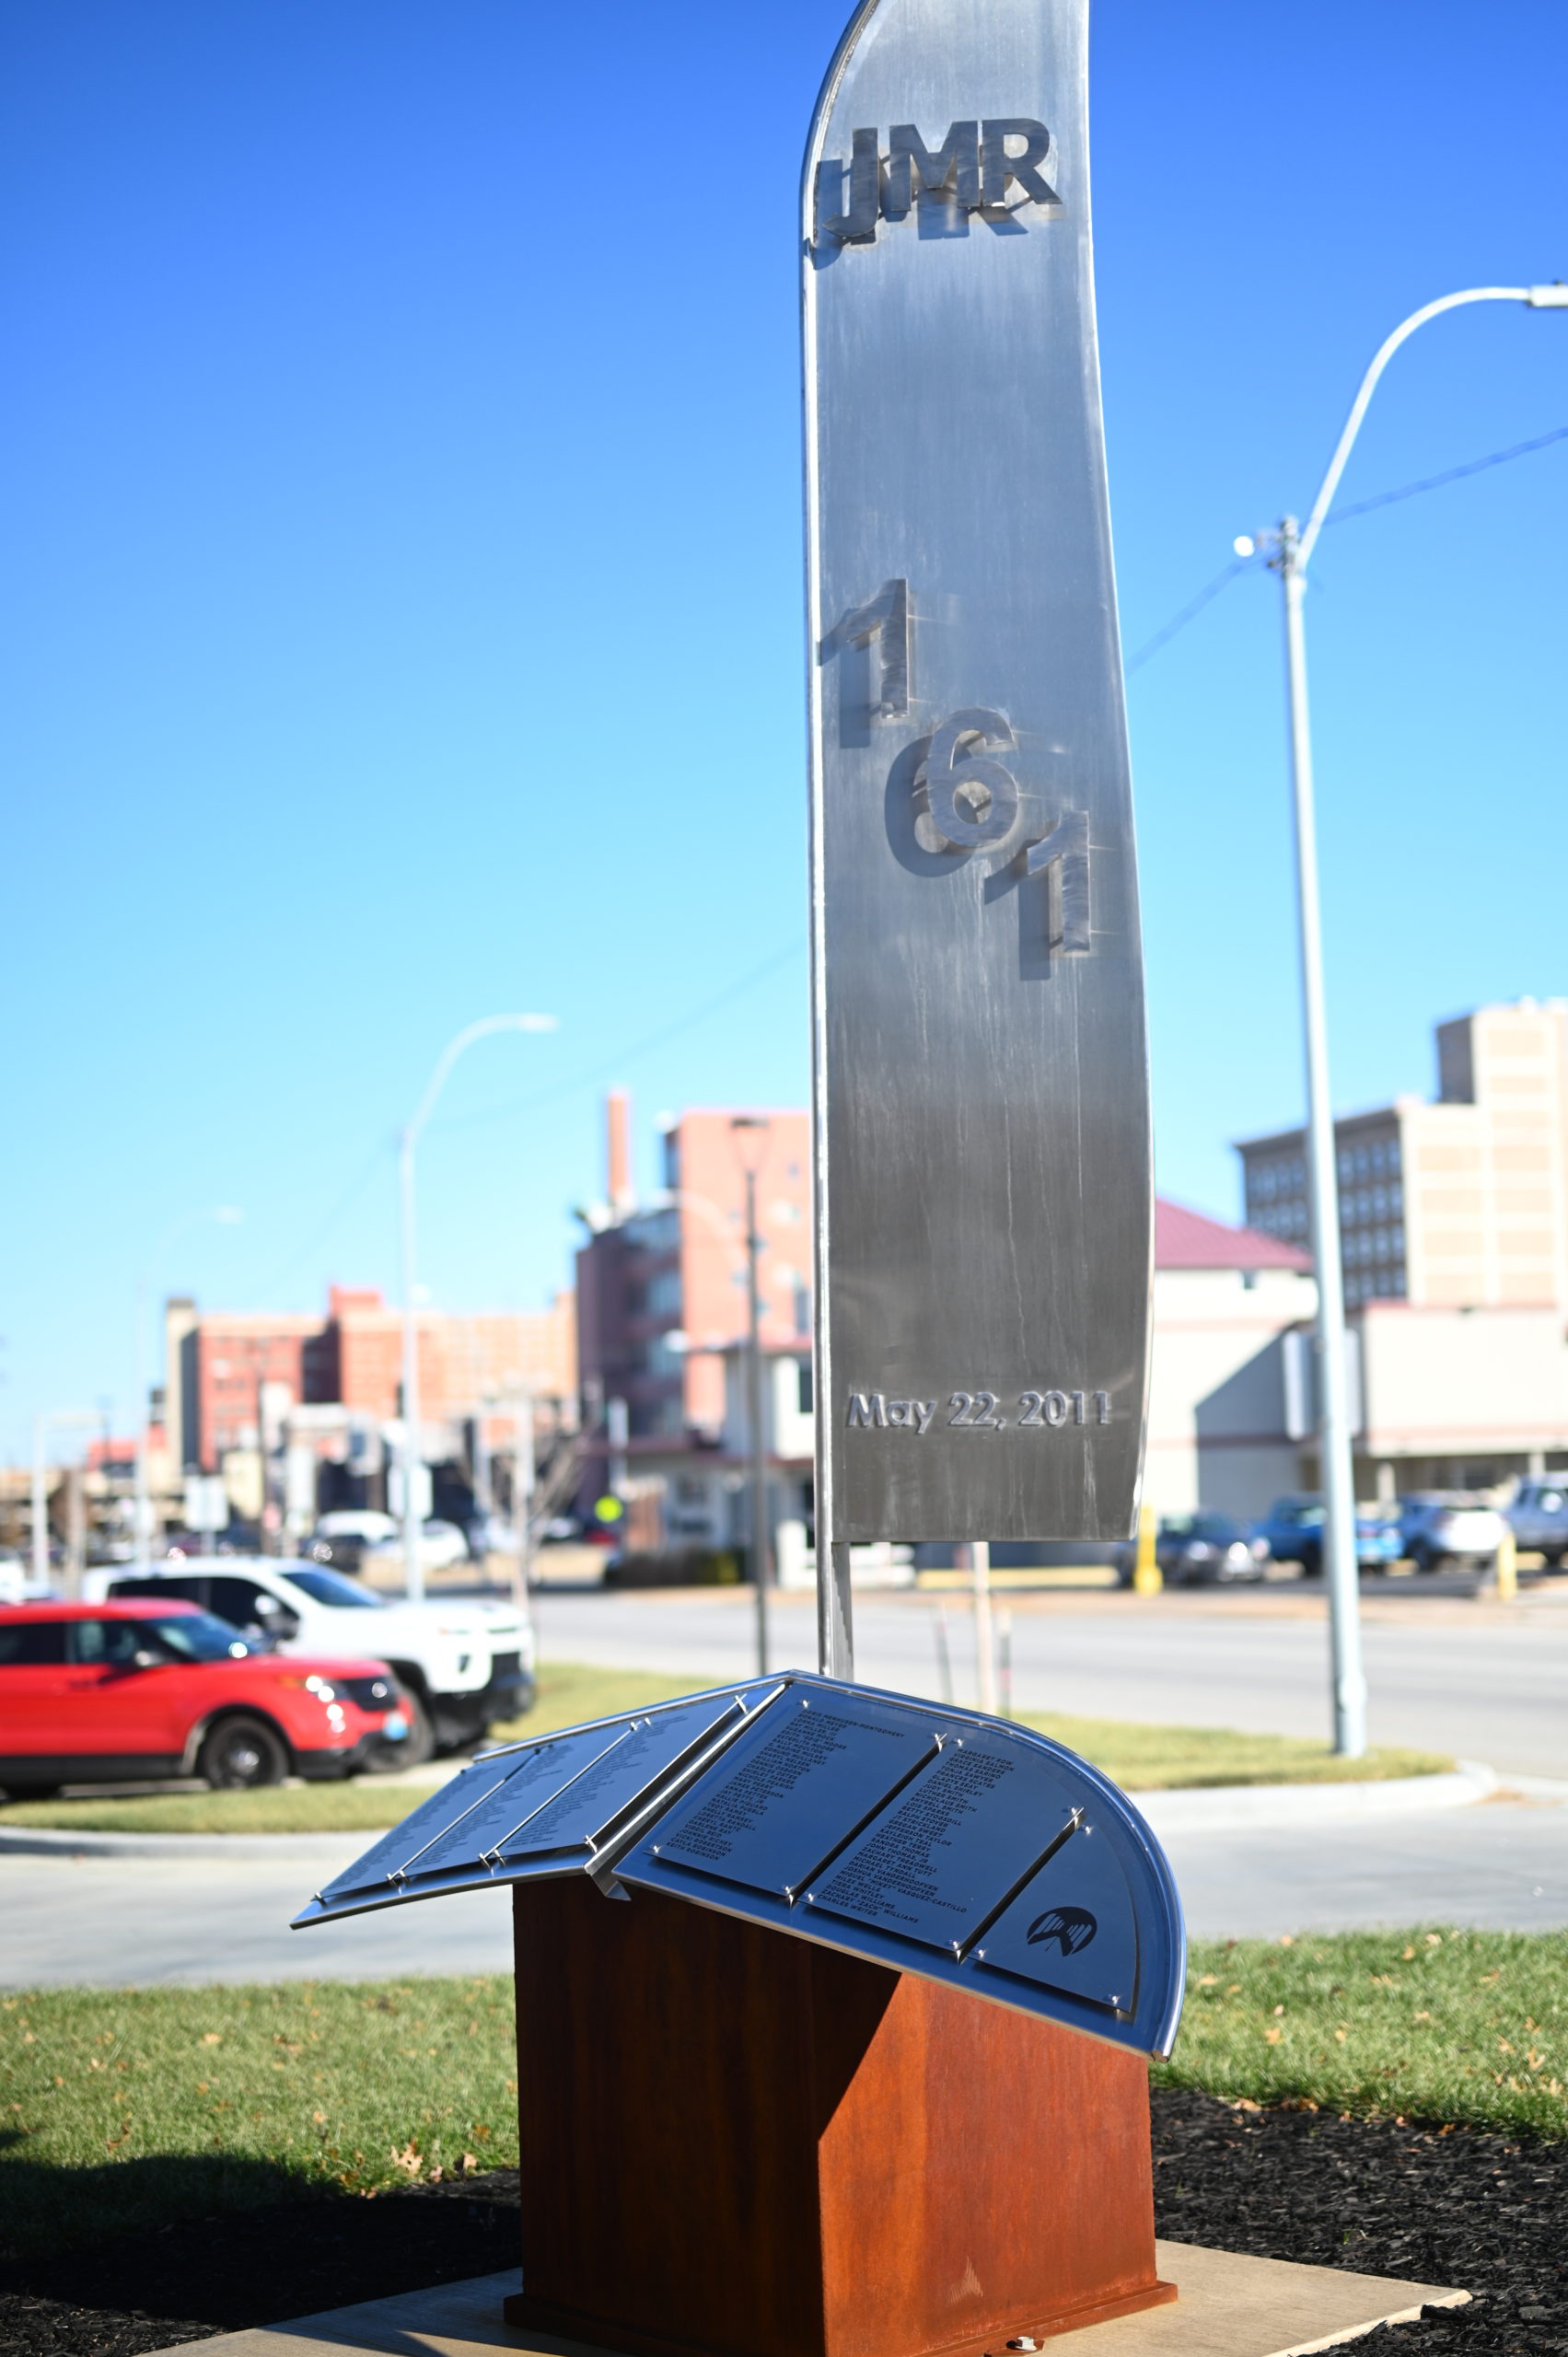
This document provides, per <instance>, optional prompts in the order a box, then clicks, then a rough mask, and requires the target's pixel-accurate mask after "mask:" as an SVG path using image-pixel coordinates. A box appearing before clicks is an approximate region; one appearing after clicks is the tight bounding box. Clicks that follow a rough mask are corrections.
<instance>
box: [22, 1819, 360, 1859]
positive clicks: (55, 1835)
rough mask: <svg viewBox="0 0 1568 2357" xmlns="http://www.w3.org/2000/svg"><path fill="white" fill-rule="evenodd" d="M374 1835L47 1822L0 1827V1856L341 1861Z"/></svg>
mask: <svg viewBox="0 0 1568 2357" xmlns="http://www.w3.org/2000/svg"><path fill="white" fill-rule="evenodd" d="M378 1838H379V1835H378V1832H377V1828H376V1827H374V1826H366V1828H365V1829H363V1831H361V1832H358V1833H64V1832H56V1831H55V1830H54V1829H53V1828H52V1826H41V1825H16V1826H0V1857H10V1858H15V1857H18V1856H19V1857H31V1858H255V1859H256V1860H258V1861H262V1860H266V1861H269V1862H273V1863H276V1862H278V1861H281V1860H286V1859H290V1858H297V1859H298V1860H299V1862H300V1864H302V1865H305V1864H310V1863H312V1862H313V1861H314V1862H315V1863H317V1864H326V1863H327V1862H328V1861H330V1860H333V1859H338V1858H341V1859H342V1860H343V1864H344V1865H347V1864H348V1863H349V1861H350V1860H351V1859H353V1858H357V1857H358V1856H359V1854H360V1852H362V1851H364V1850H367V1849H368V1848H369V1847H370V1844H371V1843H372V1841H375V1840H377V1839H378Z"/></svg>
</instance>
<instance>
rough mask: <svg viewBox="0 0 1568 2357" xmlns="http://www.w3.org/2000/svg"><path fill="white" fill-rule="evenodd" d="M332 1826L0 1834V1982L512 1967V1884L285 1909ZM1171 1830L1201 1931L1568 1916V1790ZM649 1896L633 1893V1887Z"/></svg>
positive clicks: (334, 1858)
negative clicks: (1425, 1809) (1527, 1801)
mask: <svg viewBox="0 0 1568 2357" xmlns="http://www.w3.org/2000/svg"><path fill="white" fill-rule="evenodd" d="M361 1846H362V1842H361V1840H356V1839H354V1837H347V1838H345V1839H344V1840H343V1842H342V1843H341V1846H339V1847H337V1848H333V1847H332V1846H331V1844H330V1843H326V1842H324V1841H323V1840H321V1838H320V1837H317V1839H316V1840H314V1841H311V1842H308V1843H301V1844H299V1845H297V1846H296V1847H294V1848H293V1849H292V1850H291V1851H290V1852H280V1853H277V1854H273V1855H270V1856H261V1855H258V1854H256V1853H255V1852H251V1853H250V1854H249V1855H247V1856H244V1857H239V1856H236V1857H235V1858H234V1859H232V1860H230V1859H227V1858H193V1859H190V1860H188V1861H187V1860H180V1859H165V1858H161V1857H159V1858H118V1857H116V1858H70V1857H63V1856H53V1857H34V1856H25V1855H18V1854H17V1853H15V1852H9V1853H7V1852H0V1987H6V1988H12V1989H17V1988H51V1987H61V1986H64V1985H67V1984H70V1985H74V1986H78V1987H88V1988H124V1987H134V1986H141V1987H148V1986H155V1985H157V1984H160V1983H161V1984H174V1985H183V1986H191V1985H196V1984H202V1983H208V1982H213V1981H229V1982H233V1981H247V1980H400V1979H402V1978H404V1977H405V1976H407V1975H410V1974H413V1973H424V1972H447V1973H463V1972H508V1971H510V1969H511V1963H512V1955H511V1910H510V1904H509V1900H508V1897H507V1894H506V1893H505V1891H502V1890H481V1891H464V1892H462V1893H460V1894H459V1895H456V1896H454V1897H450V1898H441V1899H431V1900H425V1901H423V1902H421V1903H419V1904H417V1905H414V1906H410V1907H399V1908H394V1909H391V1910H388V1911H387V1912H386V1913H384V1914H378V1915H360V1916H354V1917H352V1918H350V1919H349V1920H348V1921H347V1922H340V1923H331V1924H325V1925H322V1926H321V1927H320V1928H319V1929H315V1930H311V1931H308V1932H291V1931H290V1930H289V1929H288V1920H289V1917H290V1916H291V1915H293V1914H294V1913H296V1911H297V1910H298V1909H299V1907H300V1906H301V1905H302V1904H303V1903H304V1901H305V1900H306V1899H308V1898H309V1896H310V1893H311V1892H312V1890H314V1889H316V1888H318V1887H319V1885H320V1883H321V1882H322V1881H324V1880H325V1879H326V1878H327V1877H328V1876H329V1875H331V1874H332V1873H333V1872H334V1871H335V1870H336V1868H337V1867H338V1866H339V1865H340V1864H343V1865H346V1864H348V1862H349V1860H350V1859H351V1858H352V1857H354V1855H356V1854H357V1852H358V1851H359V1849H360V1848H361ZM1165 1847H1166V1850H1167V1854H1168V1855H1169V1858H1170V1861H1171V1864H1172V1866H1173V1867H1174V1868H1175V1871H1176V1878H1177V1882H1178V1884H1179V1887H1180V1890H1181V1895H1182V1902H1183V1905H1184V1906H1185V1908H1186V1910H1187V1918H1188V1925H1189V1928H1190V1930H1191V1931H1192V1932H1193V1933H1195V1934H1197V1935H1198V1936H1200V1937H1213V1938H1216V1939H1231V1938H1246V1937H1249V1936H1261V1937H1267V1938H1277V1937H1278V1936H1279V1934H1280V1933H1282V1932H1306V1931H1350V1930H1355V1929H1358V1928H1363V1927H1369V1926H1376V1925H1380V1924H1393V1925H1399V1926H1405V1925H1410V1924H1416V1923H1467V1924H1477V1925H1483V1926H1490V1927H1492V1928H1493V1929H1497V1930H1504V1931H1508V1930H1517V1931H1547V1930H1551V1929H1554V1928H1561V1927H1563V1926H1568V1805H1563V1804H1562V1802H1561V1801H1559V1802H1557V1803H1555V1804H1549V1803H1542V1804H1539V1805H1520V1804H1518V1803H1504V1802H1488V1803H1485V1804H1482V1805H1479V1806H1473V1807H1469V1808H1455V1809H1446V1810H1443V1811H1440V1812H1438V1813H1436V1814H1434V1815H1432V1816H1427V1817H1396V1818H1380V1819H1376V1820H1371V1821H1368V1822H1365V1823H1346V1822H1343V1821H1341V1822H1338V1823H1334V1824H1325V1825H1322V1826H1290V1827H1278V1826H1275V1827H1270V1828H1251V1829H1240V1830H1236V1829H1232V1830H1229V1831H1225V1832H1203V1833H1192V1832H1173V1833H1169V1834H1167V1836H1166V1837H1165ZM634 1903H635V1902H633V1904H634Z"/></svg>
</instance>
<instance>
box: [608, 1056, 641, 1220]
mask: <svg viewBox="0 0 1568 2357" xmlns="http://www.w3.org/2000/svg"><path fill="white" fill-rule="evenodd" d="M604 1143H605V1162H606V1168H605V1190H606V1192H607V1193H608V1195H609V1197H610V1210H611V1211H612V1212H613V1213H615V1216H616V1218H617V1219H623V1218H624V1217H625V1215H626V1213H628V1212H630V1211H633V1210H635V1208H636V1197H635V1195H634V1193H633V1188H632V1099H631V1097H629V1096H628V1094H627V1092H626V1090H625V1089H623V1088H612V1089H610V1092H609V1094H608V1095H607V1096H606V1097H605V1100H604Z"/></svg>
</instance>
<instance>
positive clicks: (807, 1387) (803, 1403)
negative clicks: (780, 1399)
mask: <svg viewBox="0 0 1568 2357" xmlns="http://www.w3.org/2000/svg"><path fill="white" fill-rule="evenodd" d="M795 1404H796V1408H797V1409H798V1410H799V1411H800V1413H801V1414H802V1415H803V1416H808V1415H809V1414H810V1413H811V1409H812V1404H813V1394H812V1389H811V1362H810V1360H809V1359H802V1360H801V1362H800V1366H799V1371H798V1373H797V1374H796V1380H795Z"/></svg>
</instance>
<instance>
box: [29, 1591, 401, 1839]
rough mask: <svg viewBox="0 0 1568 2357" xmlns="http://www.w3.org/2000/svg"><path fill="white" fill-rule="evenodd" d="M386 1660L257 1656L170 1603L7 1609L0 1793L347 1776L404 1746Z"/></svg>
mask: <svg viewBox="0 0 1568 2357" xmlns="http://www.w3.org/2000/svg"><path fill="white" fill-rule="evenodd" d="M408 1731H409V1721H408V1715H407V1713H406V1711H405V1710H404V1708H403V1700H402V1697H401V1694H400V1693H399V1691H398V1687H397V1681H396V1679H395V1678H393V1676H392V1673H391V1671H390V1669H389V1667H388V1666H387V1664H386V1663H385V1662H382V1661H366V1660H356V1661H344V1660H343V1659H342V1658H341V1657H339V1656H337V1655H330V1654H314V1653H309V1654H298V1655H290V1656H289V1657H288V1658H287V1659H286V1660H284V1659H281V1658H280V1657H279V1656H278V1655H273V1654H263V1653H256V1652H254V1651H253V1650H252V1649H251V1647H250V1646H249V1645H248V1644H246V1643H245V1642H244V1640H243V1639H242V1638H241V1637H239V1636H238V1635H237V1634H236V1633H235V1631H234V1630H233V1629H232V1628H231V1627H230V1626H229V1625H228V1623H227V1622H226V1621H225V1620H215V1619H214V1617H213V1615H212V1614H211V1613H210V1612H202V1611H199V1610H198V1609H197V1608H196V1607H195V1606H194V1605H193V1604H188V1603H186V1602H185V1601H184V1600H183V1598H181V1597H180V1596H165V1597H163V1598H162V1599H161V1600H160V1601H157V1602H155V1601H153V1600H151V1599H147V1600H145V1601H136V1602H129V1603H105V1604H20V1605H11V1606H6V1607H4V1608H0V1787H4V1789H5V1791H6V1793H7V1794H9V1795H10V1797H11V1798H12V1799H13V1800H26V1799H42V1798H46V1797H48V1796H49V1795H51V1794H54V1793H57V1792H58V1791H59V1789H60V1787H61V1786H62V1784H90V1783H99V1784H101V1783H119V1782H126V1781H128V1780H130V1779H135V1780H136V1781H138V1782H139V1781H140V1780H141V1779H143V1778H144V1777H148V1778H151V1777H163V1776H204V1777H205V1778H206V1781H207V1782H208V1783H209V1784H211V1785H213V1786H214V1787H215V1789H217V1790H220V1791H221V1790H227V1789H233V1788H237V1787H244V1786H249V1785H254V1784H278V1783H281V1782H283V1779H284V1778H285V1776H288V1775H294V1776H308V1777H311V1778H323V1777H334V1776H351V1775H353V1774H354V1773H355V1772H356V1771H358V1770H359V1769H361V1768H364V1767H366V1766H367V1765H368V1764H369V1762H370V1759H371V1758H372V1755H373V1754H374V1755H377V1756H378V1755H379V1754H380V1753H382V1752H383V1751H385V1750H386V1749H387V1748H388V1747H391V1746H395V1745H396V1744H399V1743H405V1744H406V1742H407V1740H408Z"/></svg>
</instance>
